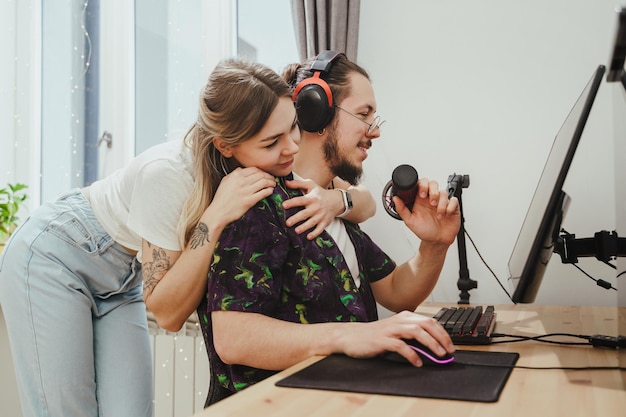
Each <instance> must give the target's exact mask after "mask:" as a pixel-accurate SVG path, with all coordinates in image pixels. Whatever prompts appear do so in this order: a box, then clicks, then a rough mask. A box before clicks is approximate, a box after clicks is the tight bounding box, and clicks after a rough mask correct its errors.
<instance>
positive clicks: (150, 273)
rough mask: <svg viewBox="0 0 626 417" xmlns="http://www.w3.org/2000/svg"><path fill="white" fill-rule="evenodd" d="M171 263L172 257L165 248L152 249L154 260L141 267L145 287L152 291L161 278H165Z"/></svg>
mask: <svg viewBox="0 0 626 417" xmlns="http://www.w3.org/2000/svg"><path fill="white" fill-rule="evenodd" d="M170 265H171V262H170V258H169V256H167V254H166V253H165V251H164V250H163V249H161V248H155V249H152V262H146V263H144V264H143V265H142V267H141V269H142V273H143V287H144V289H145V290H146V291H148V292H152V290H154V287H156V285H157V284H158V283H159V281H161V278H163V275H165V273H166V272H167V271H169V269H170Z"/></svg>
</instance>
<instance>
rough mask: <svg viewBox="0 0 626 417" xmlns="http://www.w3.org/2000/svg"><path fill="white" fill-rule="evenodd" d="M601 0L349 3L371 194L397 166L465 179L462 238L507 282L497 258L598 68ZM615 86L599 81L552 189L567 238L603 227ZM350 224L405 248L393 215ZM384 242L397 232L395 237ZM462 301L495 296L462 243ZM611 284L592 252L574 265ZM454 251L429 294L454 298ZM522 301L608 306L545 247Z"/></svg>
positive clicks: (608, 21)
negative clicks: (365, 93)
mask: <svg viewBox="0 0 626 417" xmlns="http://www.w3.org/2000/svg"><path fill="white" fill-rule="evenodd" d="M617 4H618V3H616V2H615V1H614V0H595V1H593V2H591V1H587V0H568V1H555V0H553V1H548V2H546V1H542V0H528V1H525V2H521V3H520V2H513V1H506V0H498V1H494V0H474V1H466V0H449V1H445V2H442V1H419V2H416V1H411V0H395V1H391V2H381V1H373V0H363V1H362V2H361V21H360V39H359V56H358V62H359V63H360V64H361V65H362V66H364V67H365V68H366V69H367V70H368V71H369V73H370V76H371V78H372V80H373V83H374V86H375V89H376V95H377V101H378V110H379V113H380V114H381V115H382V116H383V118H385V119H387V123H386V124H385V125H384V129H383V132H382V137H381V138H380V139H378V140H377V141H376V142H375V143H374V146H373V148H372V149H371V151H370V155H369V158H368V159H367V161H366V162H365V167H366V168H365V171H366V174H367V175H366V177H365V183H366V185H368V186H369V188H370V189H371V190H372V191H373V192H374V193H375V195H376V197H377V200H380V198H379V197H378V195H379V194H380V191H381V190H382V188H383V186H384V185H385V184H386V182H387V181H388V180H389V179H390V176H391V171H392V170H393V168H395V167H396V166H397V165H399V164H402V163H408V164H411V165H413V166H414V167H415V168H416V169H417V171H418V173H419V174H420V176H425V177H430V178H433V179H436V180H438V181H439V182H440V183H441V184H442V186H445V182H446V180H447V178H448V175H450V174H452V173H455V172H456V173H458V174H467V175H469V176H470V180H471V181H470V186H469V188H467V189H464V190H463V195H462V199H463V209H464V214H465V220H466V222H465V226H466V229H467V232H468V233H469V234H470V236H471V237H472V238H473V240H474V242H475V243H476V245H477V246H478V248H479V250H480V252H481V253H482V255H483V257H484V258H485V260H486V261H487V262H488V264H489V265H490V266H491V268H492V269H493V270H494V272H495V274H496V275H497V276H498V277H499V279H500V280H501V281H502V282H503V284H504V285H505V286H506V288H507V289H508V284H507V282H506V279H507V277H508V275H507V274H508V269H507V263H508V259H509V256H510V253H511V250H512V248H513V246H514V244H515V241H516V238H517V234H518V232H519V229H520V226H521V224H522V222H523V220H524V216H525V214H526V210H527V208H528V205H529V204H530V201H531V199H532V196H533V193H534V190H535V186H536V184H537V181H538V179H539V177H540V174H541V171H542V169H543V165H544V163H545V161H546V158H547V156H548V153H549V150H550V147H551V145H552V141H553V139H554V136H555V135H556V133H557V131H558V129H559V127H560V126H561V123H562V122H563V121H564V119H565V117H566V116H567V114H568V113H569V111H570V109H571V107H572V105H573V104H574V102H575V101H576V99H577V98H578V96H579V94H580V93H581V91H582V89H583V87H584V86H585V85H586V83H587V81H588V80H589V78H590V77H591V74H592V72H593V71H594V70H595V69H596V67H597V66H598V65H599V64H603V65H607V64H608V61H609V57H610V49H611V47H612V42H613V38H614V30H615V24H616V16H615V11H614V10H615V6H616V5H617ZM615 88H617V85H616V84H607V83H606V82H604V81H603V84H602V86H601V88H600V92H599V95H598V98H597V100H596V102H595V104H594V108H593V110H592V113H591V116H590V120H589V122H588V125H587V127H586V129H585V133H584V134H583V137H582V140H581V143H580V145H579V148H578V152H577V155H576V157H575V159H574V161H573V164H572V167H571V169H570V173H569V175H568V178H567V181H566V183H565V186H564V189H565V191H566V192H567V193H568V194H569V195H570V196H571V197H572V204H571V205H570V209H569V212H568V214H567V217H566V219H565V222H564V225H563V226H564V228H565V229H567V230H568V231H569V232H570V233H575V234H576V236H577V237H592V236H593V233H595V232H596V231H600V230H603V229H604V230H614V229H615V200H614V183H615V182H614V157H613V134H614V132H613V121H612V111H611V109H612V107H611V96H612V91H613V90H614V89H615ZM364 229H365V230H366V231H367V232H368V233H369V234H370V235H372V236H373V237H374V239H375V240H376V241H377V242H379V243H380V244H381V246H382V247H383V248H385V249H386V250H387V251H388V252H389V253H390V254H391V255H392V256H393V257H394V258H395V259H396V260H398V261H404V260H405V259H407V258H408V257H409V256H410V255H411V254H412V253H413V252H414V251H415V248H416V247H417V245H418V241H417V239H414V238H413V236H412V235H411V234H410V232H407V229H406V228H405V227H403V225H402V223H401V222H398V221H397V220H394V219H392V218H391V217H389V216H388V215H387V214H386V213H385V211H384V209H383V208H382V204H380V202H379V208H378V213H377V215H376V216H375V218H374V219H373V220H370V221H368V222H367V223H365V225H364ZM398 237H401V238H400V239H398ZM467 246H468V248H467V256H468V262H469V271H470V277H471V278H472V279H475V280H477V281H478V288H477V289H475V290H472V291H471V292H470V294H471V297H470V301H471V302H476V303H500V302H502V303H507V302H510V301H508V298H507V296H506V295H505V294H504V292H503V291H502V289H501V288H500V286H499V285H498V283H497V282H496V280H495V278H494V277H493V276H492V275H491V273H490V272H489V271H488V270H487V268H486V267H485V266H484V265H483V264H482V262H481V261H480V259H479V257H478V256H477V255H476V252H475V250H474V249H473V248H472V246H471V243H470V242H469V240H468V241H467ZM578 265H579V266H580V267H582V268H584V269H585V270H586V271H587V272H589V273H590V274H591V275H592V276H594V277H595V278H602V279H605V280H607V281H609V282H611V283H612V284H613V285H616V280H615V271H614V270H613V269H611V268H609V267H608V266H606V265H603V264H601V263H600V262H598V261H597V260H595V258H581V260H580V262H579V264H578ZM457 279H458V255H457V248H456V245H454V246H453V247H451V248H450V252H449V255H448V259H447V261H446V265H445V268H444V272H443V274H442V277H441V279H440V282H439V284H438V285H437V287H436V289H435V291H434V293H433V295H432V297H431V300H433V301H442V302H456V301H458V290H457V287H456V283H457ZM536 302H538V303H549V304H597V305H615V303H616V292H615V291H606V290H604V289H600V288H599V287H597V286H596V285H595V283H594V282H593V281H591V280H590V279H588V278H587V277H585V276H584V275H583V274H582V273H581V272H579V271H578V270H576V269H575V268H574V267H573V266H571V265H563V264H561V262H560V258H559V256H558V255H556V254H555V255H554V256H553V257H552V260H551V262H550V264H549V266H548V270H547V272H546V275H545V278H544V281H543V285H542V287H541V288H540V291H539V295H538V297H537V300H536Z"/></svg>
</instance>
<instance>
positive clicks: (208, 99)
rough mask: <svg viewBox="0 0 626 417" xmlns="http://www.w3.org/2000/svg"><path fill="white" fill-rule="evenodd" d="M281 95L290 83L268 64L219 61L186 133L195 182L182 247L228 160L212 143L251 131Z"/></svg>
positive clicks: (180, 233)
mask: <svg viewBox="0 0 626 417" xmlns="http://www.w3.org/2000/svg"><path fill="white" fill-rule="evenodd" d="M280 97H290V88H289V85H288V84H287V83H286V82H285V81H284V80H283V79H282V78H281V77H280V76H279V75H278V74H277V73H276V72H275V71H273V70H272V69H270V68H268V67H266V66H264V65H262V64H259V63H253V62H247V61H244V60H239V59H227V60H224V61H222V62H220V63H219V64H218V65H217V66H216V67H215V69H214V70H213V72H212V73H211V75H210V77H209V80H208V82H207V84H206V86H205V87H204V89H203V91H202V93H201V94H200V101H199V110H198V120H197V122H196V123H195V124H194V125H193V126H191V128H190V129H189V130H188V131H187V133H186V134H185V138H184V141H185V145H186V146H188V147H189V148H190V149H191V152H192V155H193V161H194V162H193V165H194V175H195V181H194V187H193V190H192V192H191V195H190V196H189V198H188V199H187V201H186V202H185V206H184V207H183V212H182V215H181V219H180V221H179V223H178V237H179V241H180V243H181V247H182V248H184V247H185V246H186V245H187V243H188V242H189V239H190V237H191V235H192V233H193V230H194V229H195V228H196V226H197V224H198V222H199V221H200V217H202V213H204V210H205V209H206V208H207V207H208V206H209V204H210V203H211V201H212V200H213V196H214V195H215V192H216V191H217V187H218V186H219V183H220V181H221V179H222V178H223V177H224V176H225V175H227V174H228V172H230V170H231V169H232V163H231V162H230V161H228V159H227V158H225V157H224V156H223V155H222V154H221V153H220V152H219V151H218V150H217V149H216V147H215V144H214V139H215V138H216V137H219V138H221V139H222V140H223V141H224V142H226V143H227V144H229V145H236V144H238V143H241V142H244V141H246V140H248V139H250V138H251V137H252V136H254V135H256V134H257V133H258V132H259V131H260V130H261V129H262V128H263V126H264V125H265V123H266V122H267V120H268V119H269V117H270V115H271V114H272V112H273V111H274V109H275V108H276V105H277V104H278V100H279V98H280Z"/></svg>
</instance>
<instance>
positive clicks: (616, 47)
mask: <svg viewBox="0 0 626 417" xmlns="http://www.w3.org/2000/svg"><path fill="white" fill-rule="evenodd" d="M616 11H617V28H616V30H615V40H614V41H613V51H612V54H611V60H610V62H609V69H608V71H607V73H606V80H607V81H608V82H614V81H621V82H622V83H623V82H624V80H626V75H625V74H624V73H625V71H624V61H625V60H626V9H624V8H622V7H618V8H617V10H616ZM624 87H626V85H624Z"/></svg>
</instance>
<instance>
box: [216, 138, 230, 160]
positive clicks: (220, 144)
mask: <svg viewBox="0 0 626 417" xmlns="http://www.w3.org/2000/svg"><path fill="white" fill-rule="evenodd" d="M213 143H214V144H215V149H217V150H218V151H219V152H220V153H221V154H222V155H224V156H225V157H226V158H232V156H233V148H232V146H230V145H228V144H227V143H226V142H224V140H223V139H222V138H213Z"/></svg>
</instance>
